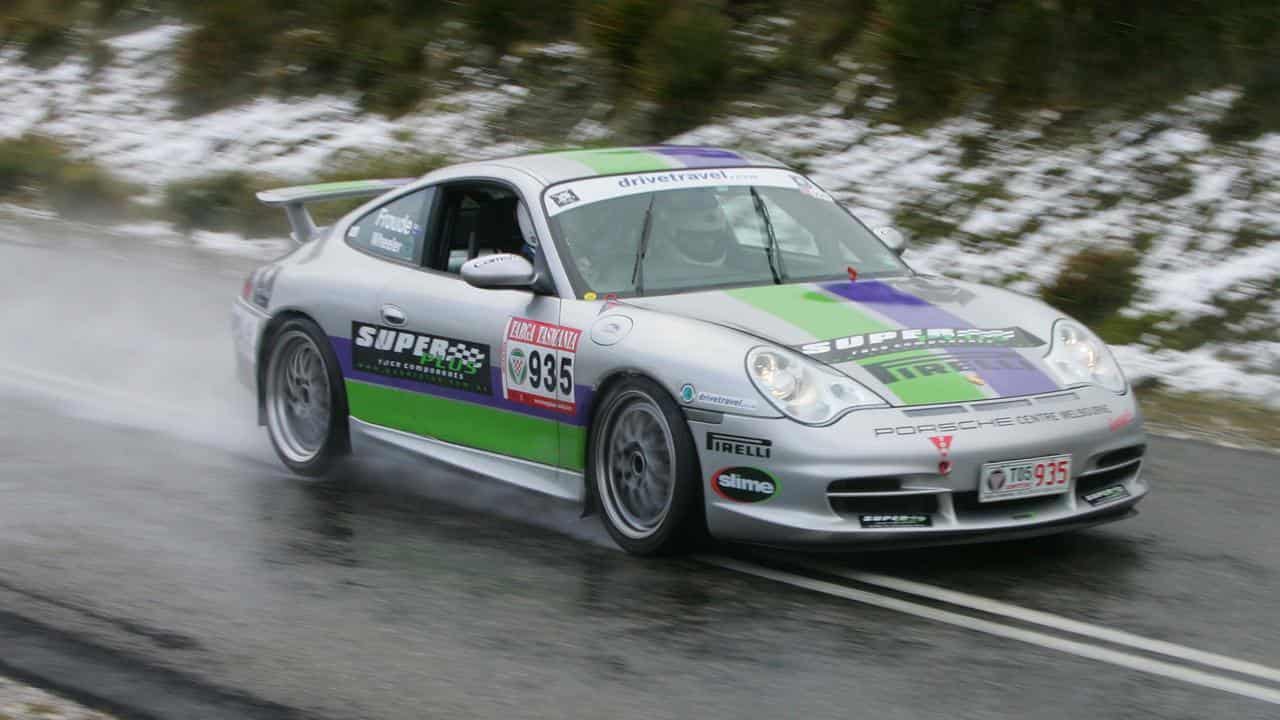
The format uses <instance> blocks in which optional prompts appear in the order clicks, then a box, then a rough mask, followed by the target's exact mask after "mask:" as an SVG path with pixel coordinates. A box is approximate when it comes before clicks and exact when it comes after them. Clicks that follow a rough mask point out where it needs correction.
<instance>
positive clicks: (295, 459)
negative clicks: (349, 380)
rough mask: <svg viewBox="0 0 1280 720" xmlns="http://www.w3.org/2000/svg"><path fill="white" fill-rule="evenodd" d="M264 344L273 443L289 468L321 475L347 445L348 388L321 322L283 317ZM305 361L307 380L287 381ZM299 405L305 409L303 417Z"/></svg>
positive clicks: (269, 429)
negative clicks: (265, 344)
mask: <svg viewBox="0 0 1280 720" xmlns="http://www.w3.org/2000/svg"><path fill="white" fill-rule="evenodd" d="M268 343H269V344H268V347H267V350H266V352H264V353H263V362H264V363H265V370H264V371H263V374H262V382H263V402H264V404H265V409H266V418H267V434H268V435H269V436H270V437H271V446H272V447H273V448H275V451H276V455H278V456H279V457H280V460H281V462H283V463H284V464H285V465H286V466H287V467H288V468H289V469H290V470H292V471H293V472H295V473H298V474H300V475H307V476H310V477H316V476H319V475H323V474H325V473H326V472H328V471H329V470H330V469H331V468H332V467H333V464H334V462H335V461H337V460H338V459H340V458H341V457H342V456H344V455H346V454H347V453H348V452H349V448H350V441H349V437H348V434H347V433H348V426H347V393H346V388H345V387H344V386H343V384H342V371H341V369H340V368H339V366H338V357H337V356H336V355H335V354H334V352H333V347H332V346H331V345H330V343H329V338H328V337H327V336H326V335H325V334H324V331H323V330H321V329H320V326H319V325H316V324H315V322H313V321H311V320H310V319H307V318H303V317H296V318H290V319H289V320H286V321H284V322H283V323H282V324H281V325H280V327H278V328H276V330H275V331H274V332H273V333H271V336H270V339H269V340H268ZM283 363H301V365H297V366H291V367H286V366H284V365H283ZM303 365H305V367H306V369H307V372H306V373H305V375H306V377H305V382H304V381H302V380H299V381H298V382H297V383H293V384H291V382H290V379H289V376H290V375H291V371H293V372H292V374H295V375H296V374H297V371H298V369H299V368H301V367H302V366H303ZM317 365H318V366H317ZM322 381H323V382H322ZM290 388H292V389H290ZM298 408H306V410H305V412H306V417H305V418H304V417H303V413H304V410H300V409H298ZM304 435H305V437H303V436H304Z"/></svg>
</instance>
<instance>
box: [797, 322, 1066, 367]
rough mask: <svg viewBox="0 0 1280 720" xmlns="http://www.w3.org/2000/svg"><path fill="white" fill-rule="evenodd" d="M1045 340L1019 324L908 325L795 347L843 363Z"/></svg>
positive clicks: (1019, 344)
mask: <svg viewBox="0 0 1280 720" xmlns="http://www.w3.org/2000/svg"><path fill="white" fill-rule="evenodd" d="M1040 345H1044V341H1043V340H1041V339H1040V338H1038V337H1036V336H1035V335H1032V334H1031V333H1029V332H1027V331H1026V330H1023V329H1022V328H1020V327H1011V328H992V329H982V328H907V329H903V330H882V331H880V332H872V333H862V334H861V335H849V336H846V337H841V338H833V339H831V340H819V341H817V342H811V343H805V344H803V345H799V346H797V347H796V349H797V350H799V351H800V352H802V353H804V354H805V355H808V356H809V357H812V358H814V359H817V360H821V361H822V362H825V363H842V362H848V361H850V360H858V359H860V358H864V357H870V356H873V355H883V354H885V353H893V352H903V351H906V350H921V349H928V348H948V347H1001V348H1016V347H1038V346H1040Z"/></svg>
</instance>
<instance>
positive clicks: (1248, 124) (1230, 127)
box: [1210, 58, 1280, 140]
mask: <svg viewBox="0 0 1280 720" xmlns="http://www.w3.org/2000/svg"><path fill="white" fill-rule="evenodd" d="M1277 130H1280V58H1277V59H1276V60H1273V61H1271V62H1269V63H1266V64H1264V65H1262V66H1261V67H1259V68H1258V69H1257V70H1256V74H1255V75H1254V77H1253V78H1251V79H1250V81H1249V83H1248V84H1247V85H1245V86H1244V93H1243V94H1242V95H1241V96H1240V98H1239V99H1237V100H1236V102H1235V103H1234V104H1232V106H1231V109H1230V110H1228V111H1227V112H1226V114H1225V115H1224V116H1223V117H1222V119H1221V120H1220V121H1218V123H1216V124H1215V125H1214V126H1213V127H1211V128H1210V134H1212V135H1213V137H1214V139H1215V140H1251V139H1253V138H1256V137H1258V136H1259V135H1261V134H1263V133H1266V132H1275V131H1277Z"/></svg>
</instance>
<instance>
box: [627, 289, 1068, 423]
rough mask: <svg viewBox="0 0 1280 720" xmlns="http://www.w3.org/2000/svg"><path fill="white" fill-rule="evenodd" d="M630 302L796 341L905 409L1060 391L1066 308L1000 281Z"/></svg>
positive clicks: (723, 293) (735, 292) (734, 292)
mask: <svg viewBox="0 0 1280 720" xmlns="http://www.w3.org/2000/svg"><path fill="white" fill-rule="evenodd" d="M627 304H631V305H638V306H640V307H644V308H647V309H650V310H655V311H659V312H666V313H672V314H676V315H682V316H685V317H690V318H695V319H698V320H702V321H705V322H710V323H714V324H717V325H721V326H724V327H729V328H733V329H736V330H740V331H742V332H746V333H749V334H752V335H755V336H757V337H760V338H763V339H765V340H768V341H770V342H773V343H776V344H778V345H783V346H787V347H791V348H793V349H795V350H797V351H800V352H802V353H804V354H806V355H808V356H809V357H811V358H814V359H816V360H819V361H821V362H824V363H826V364H828V365H831V366H832V367H835V368H837V369H838V370H840V371H841V372H843V373H845V374H847V375H849V376H850V377H852V378H853V379H855V380H857V381H859V382H861V383H862V384H864V385H866V386H867V387H869V388H871V389H872V390H874V391H875V392H876V393H878V394H879V395H880V396H881V397H883V398H884V399H885V400H887V401H889V402H890V403H892V404H894V405H898V406H908V405H926V404H933V403H947V402H963V401H972V400H983V399H989V398H999V397H1017V396H1021V395H1034V394H1038V393H1044V392H1052V391H1054V390H1058V389H1060V386H1059V384H1058V382H1057V381H1056V380H1054V378H1053V376H1052V375H1051V374H1050V373H1049V372H1048V370H1047V369H1046V367H1045V365H1044V362H1043V358H1044V355H1045V353H1046V352H1047V351H1048V345H1047V343H1048V340H1049V338H1050V331H1051V330H1052V325H1053V321H1054V320H1055V319H1056V318H1058V317H1060V314H1059V313H1057V312H1056V311H1054V310H1052V309H1051V308H1049V307H1048V306H1046V305H1044V304H1043V303H1040V302H1039V301H1036V300H1033V299H1031V298H1028V297H1025V296H1022V295H1017V294H1015V293H1012V292H1009V291H1006V290H1001V289H998V288H990V287H985V286H982V285H975V284H972V283H964V282H958V281H954V280H950V279H946V278H936V277H922V276H914V277H907V278H897V279H886V280H859V281H856V282H851V281H839V282H824V283H804V284H791V285H769V286H763V287H753V288H735V289H730V290H716V291H703V292H696V293H685V294H681V295H665V296H657V297H647V298H635V299H630V300H628V301H627Z"/></svg>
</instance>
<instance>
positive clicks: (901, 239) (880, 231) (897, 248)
mask: <svg viewBox="0 0 1280 720" xmlns="http://www.w3.org/2000/svg"><path fill="white" fill-rule="evenodd" d="M874 232H875V234H876V237H878V238H880V240H881V241H882V242H884V244H885V245H888V246H889V249H890V250H892V251H893V254H894V255H898V256H901V255H902V253H903V252H904V251H905V250H906V249H907V236H906V235H903V234H902V231H901V230H898V228H895V227H889V226H887V225H886V226H885V227H878V228H876V229H875V231H874Z"/></svg>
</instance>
